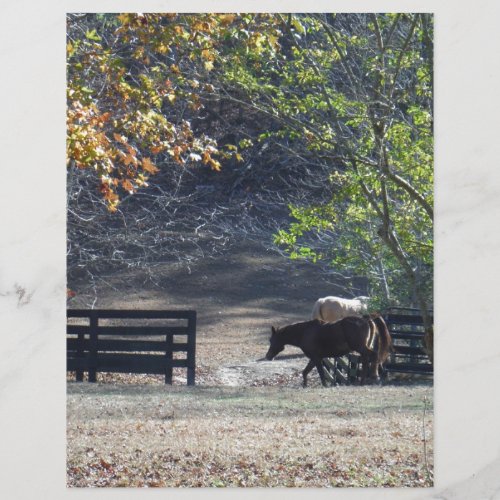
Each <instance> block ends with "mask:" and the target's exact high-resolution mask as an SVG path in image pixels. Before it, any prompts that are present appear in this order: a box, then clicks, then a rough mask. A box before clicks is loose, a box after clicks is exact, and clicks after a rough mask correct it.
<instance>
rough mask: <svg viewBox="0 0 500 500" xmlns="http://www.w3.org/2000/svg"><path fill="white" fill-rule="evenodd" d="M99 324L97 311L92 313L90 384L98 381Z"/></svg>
mask: <svg viewBox="0 0 500 500" xmlns="http://www.w3.org/2000/svg"><path fill="white" fill-rule="evenodd" d="M97 322H98V318H97V313H96V311H90V341H89V382H96V380H97V377H96V372H97V326H98V325H97Z"/></svg>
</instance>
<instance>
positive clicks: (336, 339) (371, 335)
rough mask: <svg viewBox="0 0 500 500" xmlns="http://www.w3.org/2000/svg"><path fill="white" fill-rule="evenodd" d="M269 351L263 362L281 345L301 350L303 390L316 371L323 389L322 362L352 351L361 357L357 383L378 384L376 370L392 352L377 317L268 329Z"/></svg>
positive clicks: (382, 325) (389, 337) (383, 327)
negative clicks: (359, 375)
mask: <svg viewBox="0 0 500 500" xmlns="http://www.w3.org/2000/svg"><path fill="white" fill-rule="evenodd" d="M271 330H272V335H271V338H270V346H269V350H268V351H267V354H266V359H268V360H271V359H273V358H274V357H275V356H276V355H277V354H278V353H280V352H281V351H283V349H284V348H285V345H293V346H296V347H299V348H300V349H302V351H303V352H304V354H305V355H306V356H307V357H308V358H309V363H308V364H307V366H306V367H305V368H304V371H303V372H302V377H303V386H304V387H306V386H307V375H308V374H309V372H310V371H311V370H312V369H313V368H314V367H316V369H317V370H318V374H319V376H320V378H321V383H322V384H323V386H325V387H326V385H327V383H326V377H325V373H324V367H323V363H322V359H323V358H331V357H336V356H344V355H345V354H348V353H350V352H352V351H356V352H358V353H359V354H360V355H361V363H362V365H363V370H362V376H361V382H362V383H363V382H364V381H365V379H366V376H367V374H368V371H369V372H370V378H371V379H373V380H378V379H379V376H378V369H379V366H381V365H382V364H383V363H384V362H385V360H386V359H387V357H388V355H389V352H390V351H391V349H392V342H391V336H390V334H389V330H388V329H387V326H386V324H385V321H384V320H383V318H382V317H381V316H380V315H371V316H365V317H358V316H348V317H346V318H343V319H341V320H339V321H336V322H335V323H324V322H322V321H319V320H317V319H314V320H311V321H304V322H301V323H294V324H292V325H288V326H285V327H283V328H278V329H277V328H274V326H273V327H271Z"/></svg>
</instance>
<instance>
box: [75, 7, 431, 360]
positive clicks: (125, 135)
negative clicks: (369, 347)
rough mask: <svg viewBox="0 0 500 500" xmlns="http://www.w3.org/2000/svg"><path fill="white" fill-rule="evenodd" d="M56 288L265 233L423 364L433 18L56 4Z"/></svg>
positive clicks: (201, 253)
mask: <svg viewBox="0 0 500 500" xmlns="http://www.w3.org/2000/svg"><path fill="white" fill-rule="evenodd" d="M67 23H68V25H67V63H68V65H67V92H68V95H67V99H68V114H67V132H68V138H67V159H68V184H67V186H68V284H69V288H70V289H71V288H72V283H73V281H75V280H81V279H92V278H93V277H95V276H98V275H102V274H104V273H109V272H110V271H113V272H116V273H119V272H120V270H123V269H133V268H140V269H142V270H146V271H147V272H149V273H150V275H151V279H152V280H154V279H155V278H156V277H157V272H156V270H157V269H158V266H159V265H160V264H161V263H163V262H178V263H179V264H180V265H184V266H189V265H190V264H191V263H192V262H194V261H196V260H198V259H208V258H210V257H211V256H213V255H216V254H218V253H221V252H224V251H227V250H228V249H229V248H230V247H231V245H232V243H233V242H235V241H241V240H244V239H250V240H253V241H256V242H261V243H263V244H264V245H266V246H267V247H268V248H271V247H272V248H274V249H275V250H276V251H279V252H282V253H283V254H284V255H287V256H289V257H291V258H294V259H308V260H310V261H312V262H315V263H317V265H318V266H323V268H324V269H325V273H327V274H328V275H329V276H332V277H339V278H342V279H344V280H346V282H349V279H352V282H353V283H354V281H355V279H358V280H359V277H362V278H363V279H365V280H366V283H367V291H368V292H369V294H370V297H371V298H372V302H373V304H374V305H376V306H377V307H385V306H389V305H390V306H397V305H401V306H415V307H418V308H419V309H420V310H421V312H422V315H423V317H424V321H425V323H426V330H427V346H428V349H429V352H430V355H431V356H432V321H431V318H430V310H431V309H432V301H433V19H432V16H431V15H429V14H199V15H182V14H120V15H118V14H70V15H68V18H67Z"/></svg>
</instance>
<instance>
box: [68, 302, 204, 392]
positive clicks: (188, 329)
mask: <svg viewBox="0 0 500 500" xmlns="http://www.w3.org/2000/svg"><path fill="white" fill-rule="evenodd" d="M67 318H68V319H67V370H68V371H74V372H75V373H76V380H77V381H82V380H83V374H84V372H88V379H89V382H95V381H96V374H97V372H118V373H145V374H160V375H164V376H165V383H166V384H172V373H173V368H186V370H187V384H188V385H194V384H195V347H196V312H195V311H144V310H97V309H91V310H88V309H69V310H68V311H67ZM174 353H175V354H174ZM183 353H184V354H183Z"/></svg>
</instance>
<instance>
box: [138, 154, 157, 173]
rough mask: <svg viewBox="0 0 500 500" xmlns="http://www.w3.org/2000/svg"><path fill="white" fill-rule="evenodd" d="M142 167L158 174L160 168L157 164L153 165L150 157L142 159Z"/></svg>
mask: <svg viewBox="0 0 500 500" xmlns="http://www.w3.org/2000/svg"><path fill="white" fill-rule="evenodd" d="M142 168H143V170H145V171H146V172H149V173H150V174H156V172H158V170H159V169H158V168H157V167H156V166H155V165H153V162H152V161H151V160H150V159H149V158H144V159H143V160H142Z"/></svg>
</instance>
